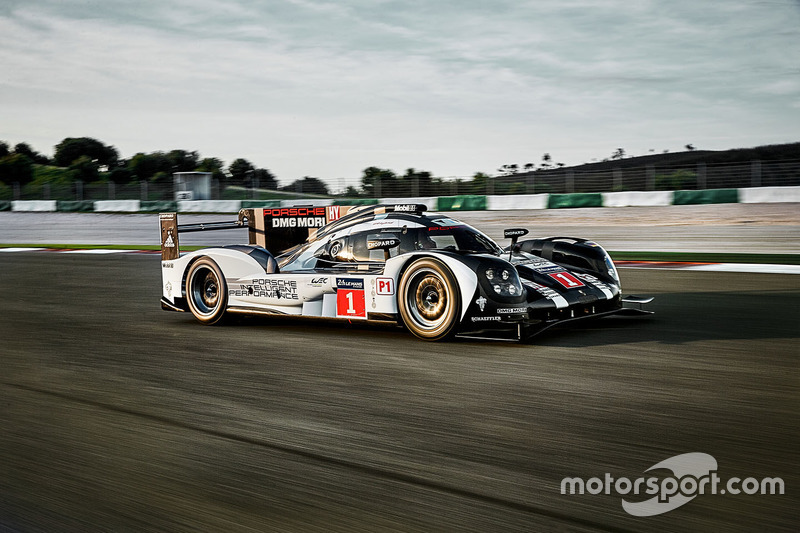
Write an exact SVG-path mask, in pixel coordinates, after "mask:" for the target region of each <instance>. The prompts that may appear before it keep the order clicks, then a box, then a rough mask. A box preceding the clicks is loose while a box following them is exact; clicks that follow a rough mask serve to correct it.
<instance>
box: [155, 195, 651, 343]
mask: <svg viewBox="0 0 800 533" xmlns="http://www.w3.org/2000/svg"><path fill="white" fill-rule="evenodd" d="M159 219H160V225H161V259H162V260H161V273H162V296H161V305H162V308H164V309H167V310H172V311H188V312H190V313H191V314H192V315H194V317H195V318H196V319H197V320H198V321H199V322H201V323H203V324H218V323H220V322H221V321H222V319H223V318H225V317H226V316H227V315H229V314H234V313H241V314H258V315H288V316H292V317H304V318H306V317H307V318H315V319H330V320H347V321H351V322H355V321H365V322H381V323H385V322H389V323H394V324H397V325H400V326H404V327H405V328H406V329H408V331H410V332H411V333H413V334H414V335H416V336H417V337H419V338H420V339H424V340H429V341H438V340H442V339H447V338H451V337H453V336H454V335H468V336H490V337H503V338H505V337H511V338H515V339H518V340H526V339H528V338H530V337H531V336H533V335H535V334H537V333H540V332H542V331H544V330H546V329H548V328H550V327H552V326H555V325H559V324H564V323H568V322H570V321H574V320H580V319H586V318H597V317H601V316H606V315H612V314H649V312H648V311H645V310H643V309H642V305H643V304H646V303H649V302H650V301H651V300H652V298H642V297H635V296H628V297H625V298H623V297H622V291H621V289H620V282H619V276H618V274H617V269H616V267H615V266H614V263H613V261H612V260H611V258H610V257H609V255H608V253H606V251H605V250H604V249H603V248H602V247H600V246H599V245H598V244H596V243H594V242H592V241H589V240H586V239H580V238H569V237H547V238H538V239H528V240H522V241H520V240H519V239H520V237H523V236H525V235H526V234H528V230H526V229H522V228H510V229H507V230H505V231H504V236H505V238H508V239H510V241H511V242H510V244H508V245H507V246H505V247H501V246H500V245H498V244H497V243H495V242H494V241H493V240H492V239H491V238H489V237H488V236H486V235H485V234H484V233H482V232H480V231H479V230H477V229H475V228H473V227H471V226H469V225H467V224H465V223H463V222H461V221H459V220H456V219H455V218H452V217H450V216H449V215H447V214H440V213H430V214H429V213H426V206H425V205H417V204H399V205H369V206H359V207H350V206H338V205H328V206H296V207H282V208H257V209H242V210H241V211H240V212H239V216H238V219H237V220H235V221H230V222H216V223H206V224H187V225H178V215H177V213H161V214H160V215H159ZM235 228H242V229H245V228H246V229H247V230H248V235H249V239H248V241H249V243H248V244H242V245H229V246H220V247H213V248H205V249H201V250H198V251H194V252H190V253H184V254H181V252H180V245H179V234H180V233H183V232H190V231H209V230H220V229H235ZM623 304H633V305H634V307H624V306H623Z"/></svg>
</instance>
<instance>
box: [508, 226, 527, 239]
mask: <svg viewBox="0 0 800 533" xmlns="http://www.w3.org/2000/svg"><path fill="white" fill-rule="evenodd" d="M527 234H528V230H526V229H525V228H510V229H504V230H503V237H504V238H506V239H513V240H514V241H516V240H517V239H519V238H520V237H522V236H523V235H527Z"/></svg>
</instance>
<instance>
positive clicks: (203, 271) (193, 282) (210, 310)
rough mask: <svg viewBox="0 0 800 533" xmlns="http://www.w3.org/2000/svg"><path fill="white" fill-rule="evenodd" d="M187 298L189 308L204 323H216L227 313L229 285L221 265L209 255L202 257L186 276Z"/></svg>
mask: <svg viewBox="0 0 800 533" xmlns="http://www.w3.org/2000/svg"><path fill="white" fill-rule="evenodd" d="M186 300H187V302H188V304H189V310H190V311H191V312H192V314H193V315H194V317H195V318H196V319H197V320H198V321H200V322H202V323H203V324H209V325H210V324H216V323H218V322H219V321H220V320H221V319H222V317H223V316H224V315H225V308H226V307H227V305H228V286H227V284H226V283H225V277H224V276H223V275H222V271H221V270H220V268H219V266H218V265H217V264H216V263H215V262H214V261H213V260H212V259H211V258H209V257H201V258H200V259H198V260H197V261H196V262H195V263H193V264H192V266H191V267H190V268H189V273H188V274H187V276H186Z"/></svg>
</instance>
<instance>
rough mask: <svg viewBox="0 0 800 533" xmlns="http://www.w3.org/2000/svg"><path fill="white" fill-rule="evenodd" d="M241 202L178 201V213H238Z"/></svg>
mask: <svg viewBox="0 0 800 533" xmlns="http://www.w3.org/2000/svg"><path fill="white" fill-rule="evenodd" d="M241 208H242V201H241V200H178V212H179V213H238V212H239V209H241Z"/></svg>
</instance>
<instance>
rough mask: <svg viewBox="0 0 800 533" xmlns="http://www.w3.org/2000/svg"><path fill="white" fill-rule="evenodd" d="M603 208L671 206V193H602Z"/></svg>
mask: <svg viewBox="0 0 800 533" xmlns="http://www.w3.org/2000/svg"><path fill="white" fill-rule="evenodd" d="M601 194H602V195H603V207H632V206H637V207H650V206H658V205H672V191H624V192H604V193H601Z"/></svg>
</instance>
